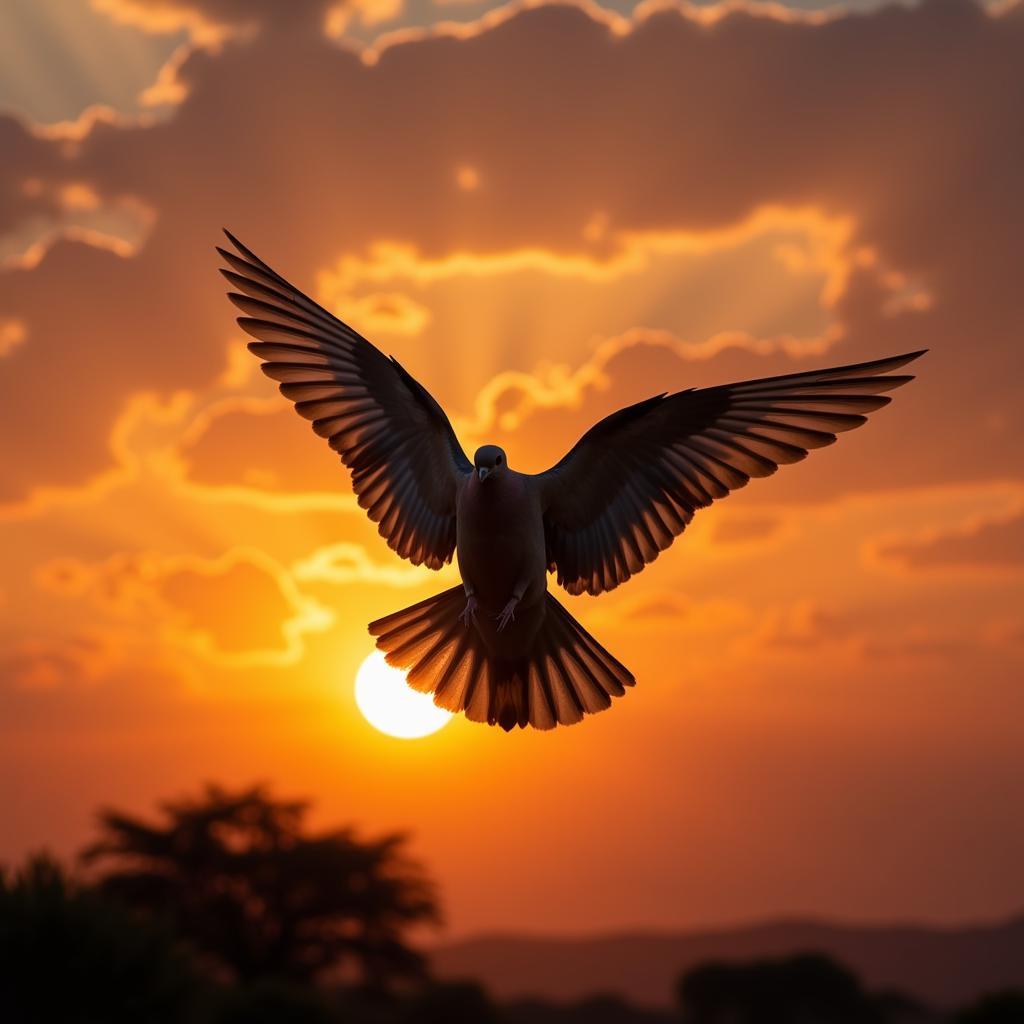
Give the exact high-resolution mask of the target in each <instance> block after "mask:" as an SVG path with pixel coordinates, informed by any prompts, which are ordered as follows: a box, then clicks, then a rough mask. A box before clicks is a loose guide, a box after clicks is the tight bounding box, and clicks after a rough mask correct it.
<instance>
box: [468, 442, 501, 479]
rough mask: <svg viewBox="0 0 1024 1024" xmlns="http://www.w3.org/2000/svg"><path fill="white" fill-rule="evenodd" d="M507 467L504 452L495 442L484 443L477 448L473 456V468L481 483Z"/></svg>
mask: <svg viewBox="0 0 1024 1024" xmlns="http://www.w3.org/2000/svg"><path fill="white" fill-rule="evenodd" d="M507 467H508V460H507V459H506V458H505V453H504V452H503V451H502V450H501V449H500V448H499V447H498V446H497V445H496V444H485V445H484V446H483V447H482V448H477V450H476V455H474V456H473V468H474V469H475V470H476V475H477V477H478V478H479V480H480V482H481V483H482V482H483V481H484V480H489V479H490V478H491V477H495V476H498V474H500V473H502V472H503V471H504V470H505V469H506V468H507Z"/></svg>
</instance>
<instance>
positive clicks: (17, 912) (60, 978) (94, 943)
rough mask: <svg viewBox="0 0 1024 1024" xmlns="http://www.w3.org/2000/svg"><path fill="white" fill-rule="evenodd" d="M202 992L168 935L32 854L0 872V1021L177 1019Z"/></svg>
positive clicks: (85, 1023) (104, 1023)
mask: <svg viewBox="0 0 1024 1024" xmlns="http://www.w3.org/2000/svg"><path fill="white" fill-rule="evenodd" d="M201 992H202V984H201V981H200V979H199V977H198V976H197V974H196V972H195V971H194V970H193V967H192V964H191V962H190V960H189V959H188V957H187V955H186V954H185V952H184V951H183V950H182V949H181V948H180V946H179V945H178V944H177V942H176V941H175V939H174V938H173V937H172V936H171V935H170V934H169V933H168V932H167V931H166V930H165V929H163V928H161V927H159V926H158V925H156V924H155V923H153V922H150V921H146V920H143V919H140V918H139V916H138V915H137V914H133V913H131V912H130V911H128V910H126V909H124V908H122V907H119V906H116V905H112V904H111V903H110V902H109V901H105V900H104V899H102V898H101V897H100V896H99V895H98V894H97V893H95V892H92V891H90V890H88V889H86V888H84V887H82V886H81V885H79V884H78V883H76V882H74V881H73V880H72V879H70V878H69V877H68V876H67V875H66V874H65V872H64V871H63V870H62V869H61V868H60V866H59V865H57V864H56V863H55V862H54V861H52V860H50V859H49V858H47V857H44V856H40V857H36V858H33V859H31V860H29V861H28V863H27V864H26V865H25V866H24V867H23V868H22V869H21V870H20V871H18V872H16V873H15V874H14V875H13V876H10V875H7V874H0V1017H2V1019H3V1020H4V1021H5V1024H36V1022H40V1021H61V1022H74V1024H139V1022H146V1024H172V1022H174V1024H178V1022H181V1021H184V1020H188V1019H190V1018H191V1013H192V1009H193V1007H194V1004H195V1002H196V1000H197V999H198V998H199V997H200V995H201Z"/></svg>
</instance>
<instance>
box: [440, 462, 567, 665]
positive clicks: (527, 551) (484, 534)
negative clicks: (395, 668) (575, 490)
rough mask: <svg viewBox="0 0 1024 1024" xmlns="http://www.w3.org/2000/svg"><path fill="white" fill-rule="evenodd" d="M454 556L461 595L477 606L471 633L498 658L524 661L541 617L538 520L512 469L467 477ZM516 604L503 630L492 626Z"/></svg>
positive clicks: (543, 578) (528, 482) (543, 570)
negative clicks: (473, 599)
mask: <svg viewBox="0 0 1024 1024" xmlns="http://www.w3.org/2000/svg"><path fill="white" fill-rule="evenodd" d="M455 518H456V526H455V530H456V533H455V535H456V552H457V556H458V563H459V574H460V575H461V576H462V582H463V586H464V588H465V589H466V592H467V595H469V594H472V595H473V596H475V597H476V600H477V602H478V604H479V610H478V613H477V615H478V618H479V621H478V622H477V623H476V628H477V629H478V630H480V632H481V634H482V637H483V640H484V642H485V643H486V644H487V646H488V648H490V649H491V650H492V651H493V652H494V654H495V655H497V656H500V657H506V658H510V657H525V656H526V655H527V654H529V650H530V645H531V644H532V642H533V638H534V636H535V635H536V633H537V629H538V628H539V627H540V624H541V622H542V620H543V618H544V595H545V594H546V593H547V563H546V561H545V558H544V517H543V514H542V510H541V506H540V501H539V499H538V495H537V489H536V487H535V486H534V485H533V483H532V478H531V477H529V476H526V475H525V474H522V473H516V472H515V471H514V470H510V469H506V470H505V471H504V472H502V473H497V474H495V475H494V476H491V477H488V478H487V479H485V480H481V479H480V476H479V474H478V473H471V474H470V475H469V477H468V478H467V479H466V480H465V482H464V483H463V484H462V486H461V487H460V489H459V494H458V498H457V501H456V516H455ZM517 594H521V595H522V596H521V597H519V598H518V599H517V602H516V607H515V610H514V612H513V615H514V617H513V618H512V619H510V620H509V621H508V623H507V624H506V626H505V628H504V629H502V630H501V631H500V632H499V631H498V630H497V622H498V621H499V619H500V616H501V613H502V611H503V610H504V609H505V607H506V605H507V604H508V603H509V600H510V599H511V598H513V597H514V596H515V595H517Z"/></svg>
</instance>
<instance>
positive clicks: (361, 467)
mask: <svg viewBox="0 0 1024 1024" xmlns="http://www.w3.org/2000/svg"><path fill="white" fill-rule="evenodd" d="M225 234H227V236H228V238H229V239H230V240H231V243H232V245H233V246H234V247H235V249H236V250H237V252H238V255H235V254H234V253H231V252H227V251H226V250H224V249H219V248H218V250H217V251H218V252H219V253H220V254H221V256H222V257H223V258H224V260H225V261H226V263H227V265H228V268H229V269H224V268H221V273H222V274H223V275H224V276H225V277H226V278H227V279H228V281H229V282H230V283H231V284H232V285H233V286H234V288H236V289H237V291H233V292H229V293H228V298H229V299H231V301H232V302H233V303H234V304H235V305H236V306H237V307H238V308H239V309H240V310H241V311H242V312H243V313H244V314H246V315H245V316H242V317H239V319H238V323H239V326H241V327H242V329H243V330H244V331H246V332H247V333H248V334H251V335H252V336H253V337H254V338H256V339H257V340H256V341H254V342H250V343H249V350H250V351H251V352H253V353H255V354H256V355H257V356H259V358H260V359H262V360H263V372H264V373H265V374H266V375H267V376H268V377H271V378H273V379H274V380H276V381H279V382H280V388H281V393H282V394H283V395H284V396H285V398H288V399H290V400H291V401H292V402H294V403H295V409H296V411H297V412H298V413H299V415H300V416H304V417H305V418H306V419H308V420H312V421H313V430H314V431H316V433H317V434H319V435H320V436H321V437H323V438H326V439H327V442H328V444H330V446H331V447H332V448H333V449H334V450H335V451H336V452H337V453H338V454H339V455H340V456H341V461H342V462H343V463H344V464H345V465H346V466H347V467H348V468H349V470H350V472H351V474H352V486H353V488H354V489H355V492H356V495H357V496H358V500H359V504H360V505H361V506H362V507H363V508H364V509H366V512H367V515H369V517H370V518H371V519H372V520H373V521H374V522H375V523H379V524H380V525H379V531H380V535H381V536H382V537H384V538H385V539H386V540H387V542H388V546H389V547H391V548H393V549H394V550H395V551H397V552H398V554H400V555H401V556H402V557H403V558H408V559H409V561H411V562H412V563H413V564H414V565H420V564H421V563H425V564H426V565H428V566H430V568H431V569H440V568H441V566H442V565H444V563H445V562H449V561H451V557H452V553H453V552H454V550H455V497H456V490H457V487H458V482H459V478H460V477H461V476H463V475H466V474H468V473H471V472H472V468H473V467H472V465H471V464H470V461H469V459H467V458H466V453H465V452H464V451H463V450H462V447H461V446H460V444H459V442H458V439H457V438H456V437H455V432H454V431H453V430H452V425H451V423H449V422H448V417H447V416H445V414H444V411H443V410H442V409H441V407H440V406H439V405H438V404H437V402H436V401H434V399H433V398H432V397H431V395H430V394H429V393H428V392H427V390H426V389H425V388H424V387H422V385H420V384H419V383H418V382H417V381H416V380H414V379H413V378H412V377H411V376H410V375H409V374H408V373H407V372H406V371H405V370H404V369H403V368H402V366H401V365H400V364H399V363H398V361H397V360H395V359H394V358H388V357H387V356H385V355H384V354H383V353H382V352H381V351H380V350H379V349H377V348H375V347H374V346H373V345H371V344H370V342H368V341H367V340H366V339H365V338H363V337H360V335H358V334H357V333H356V332H355V331H354V330H352V328H351V327H349V326H347V325H346V324H343V323H342V322H341V321H340V320H338V319H337V318H336V317H334V316H332V315H331V314H330V313H328V312H327V310H326V309H324V308H323V307H322V306H319V305H317V303H315V302H314V301H313V300H312V299H310V298H308V297H307V296H305V295H303V293H302V292H300V291H299V290H298V289H297V288H293V287H292V286H291V285H290V284H289V283H288V282H287V281H286V280H285V279H284V278H283V277H281V276H280V275H279V274H277V273H275V272H274V271H273V270H271V269H270V267H268V266H267V265H266V264H265V263H264V262H263V261H262V260H260V259H259V258H258V257H257V256H255V255H254V254H253V253H252V252H250V251H249V250H248V249H247V248H245V246H244V245H242V244H241V243H240V242H239V241H238V240H237V239H236V238H235V237H234V236H233V235H231V234H230V233H229V232H225Z"/></svg>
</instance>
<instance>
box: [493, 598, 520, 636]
mask: <svg viewBox="0 0 1024 1024" xmlns="http://www.w3.org/2000/svg"><path fill="white" fill-rule="evenodd" d="M517 604H519V602H518V601H517V600H516V599H515V598H514V597H513V598H512V599H511V600H510V601H509V603H508V604H507V605H505V607H504V608H502V610H501V614H500V615H496V616H495V618H496V619H497V620H498V632H499V633H500V632H501V631H502V630H503V629H504V628H505V627H506V626H507V625H508V624H509V623H510V622H515V621H516V605H517Z"/></svg>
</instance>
